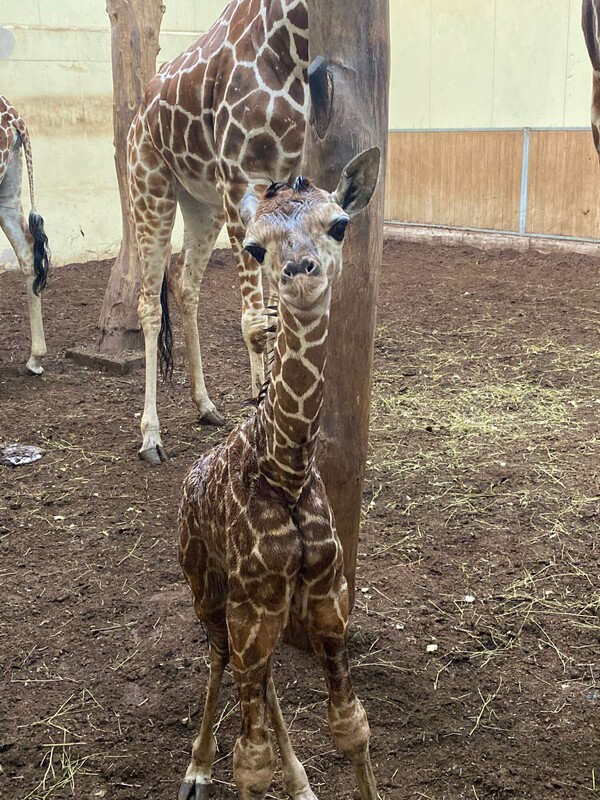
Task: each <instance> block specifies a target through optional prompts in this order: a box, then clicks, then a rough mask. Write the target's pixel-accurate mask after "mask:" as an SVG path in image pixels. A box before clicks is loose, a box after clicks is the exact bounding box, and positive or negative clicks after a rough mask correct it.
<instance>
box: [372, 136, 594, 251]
mask: <svg viewBox="0 0 600 800" xmlns="http://www.w3.org/2000/svg"><path fill="white" fill-rule="evenodd" d="M385 216H386V219H387V220H389V221H392V222H401V223H411V224H417V225H425V226H432V227H437V226H442V227H451V228H461V229H468V230H479V231H489V232H499V233H512V234H521V235H528V236H540V237H553V238H566V239H574V240H582V239H583V240H590V239H598V240H600V166H599V165H598V157H597V155H596V151H595V149H594V145H593V141H592V135H591V132H590V129H589V128H502V129H498V128H493V129H461V130H440V129H438V130H392V131H390V134H389V153H388V168H387V187H386V210H385Z"/></svg>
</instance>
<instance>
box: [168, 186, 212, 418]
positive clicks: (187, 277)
mask: <svg viewBox="0 0 600 800" xmlns="http://www.w3.org/2000/svg"><path fill="white" fill-rule="evenodd" d="M177 200H178V202H179V206H180V208H181V212H182V214H183V219H184V235H183V249H182V251H181V255H180V256H179V259H178V261H177V265H176V266H175V268H174V269H172V270H170V271H169V288H170V289H171V290H172V292H173V296H174V297H175V300H176V302H177V306H178V308H179V313H180V314H181V320H182V323H183V330H184V334H185V342H186V348H187V354H188V364H189V370H190V384H191V394H192V400H193V401H194V403H195V404H196V406H197V408H198V413H199V415H200V422H205V423H207V424H209V425H222V424H223V422H224V420H223V417H221V415H220V414H219V412H218V411H217V409H216V408H215V406H214V404H213V402H212V401H211V399H210V398H209V396H208V392H207V390H206V384H205V382H204V372H203V370H202V355H201V353H200V339H199V337H198V297H199V295H200V286H201V284H202V277H203V275H204V270H205V269H206V264H207V262H208V259H209V257H210V254H211V252H212V249H213V246H214V243H215V241H216V239H217V236H218V235H219V231H220V230H221V227H222V226H223V221H224V217H223V209H222V203H221V199H220V197H219V196H218V195H216V194H215V205H207V204H205V203H200V202H198V201H197V200H195V199H194V198H193V197H191V196H190V195H189V194H188V193H187V192H185V191H183V189H180V190H179V192H178V195H177Z"/></svg>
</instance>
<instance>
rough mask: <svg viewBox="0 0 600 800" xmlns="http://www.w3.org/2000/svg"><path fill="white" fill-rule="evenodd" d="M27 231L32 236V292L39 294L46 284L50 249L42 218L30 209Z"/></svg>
mask: <svg viewBox="0 0 600 800" xmlns="http://www.w3.org/2000/svg"><path fill="white" fill-rule="evenodd" d="M29 232H30V233H31V235H32V236H33V270H34V272H35V278H34V279H33V292H34V294H37V295H39V294H40V292H41V291H42V289H43V288H44V286H45V285H46V278H47V277H48V269H49V268H50V250H49V249H48V237H47V236H46V234H45V232H44V220H43V219H42V218H41V217H40V215H39V214H38V213H36V212H35V211H32V212H31V213H30V215H29Z"/></svg>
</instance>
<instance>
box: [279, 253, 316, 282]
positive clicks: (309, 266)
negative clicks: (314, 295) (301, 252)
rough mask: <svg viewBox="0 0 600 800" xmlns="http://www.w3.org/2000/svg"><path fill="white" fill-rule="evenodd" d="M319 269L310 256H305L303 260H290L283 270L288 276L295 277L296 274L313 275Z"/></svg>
mask: <svg viewBox="0 0 600 800" xmlns="http://www.w3.org/2000/svg"><path fill="white" fill-rule="evenodd" d="M316 269H317V264H316V263H315V262H314V261H311V259H310V258H303V259H302V260H301V261H288V262H287V264H286V265H285V267H284V268H283V270H282V272H283V274H284V275H285V277H286V278H293V277H294V275H312V274H313V273H314V272H315V270H316Z"/></svg>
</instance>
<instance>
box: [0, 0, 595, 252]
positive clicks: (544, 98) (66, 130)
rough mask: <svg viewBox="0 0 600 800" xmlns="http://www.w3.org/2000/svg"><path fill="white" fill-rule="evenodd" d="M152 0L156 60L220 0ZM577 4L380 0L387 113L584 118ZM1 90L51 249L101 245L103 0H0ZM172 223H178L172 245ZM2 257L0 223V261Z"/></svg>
mask: <svg viewBox="0 0 600 800" xmlns="http://www.w3.org/2000/svg"><path fill="white" fill-rule="evenodd" d="M332 2H336V3H337V2H339V3H343V0H332ZM165 4H166V13H165V16H164V18H163V24H162V28H161V47H162V51H161V53H160V55H159V63H161V62H162V61H165V60H168V59H169V58H172V57H173V56H174V55H176V54H177V53H179V52H180V51H181V50H183V49H184V48H185V47H186V46H187V45H188V44H189V43H190V42H192V41H194V39H196V38H197V37H198V36H199V35H200V34H201V32H203V31H205V30H206V29H207V28H208V27H209V26H210V24H211V23H212V22H213V21H214V19H216V17H217V16H218V15H219V13H220V12H221V11H222V9H223V8H224V7H225V5H226V2H225V0H165ZM580 8H581V4H580V0H390V9H391V30H392V36H391V52H392V78H391V94H392V97H391V102H390V127H391V128H392V129H405V128H408V129H413V128H425V129H429V128H488V127H536V126H539V127H541V126H551V127H570V126H587V125H588V120H589V96H590V82H591V76H590V67H589V64H588V59H587V54H586V52H585V47H584V44H583V37H582V34H581V30H580V21H579V17H580ZM1 26H3V27H1ZM10 37H14V48H13V49H12V50H10V47H9V45H10V41H9V40H10ZM9 50H10V52H9ZM0 93H2V94H5V95H6V96H7V97H8V98H9V99H10V100H11V101H12V102H13V103H14V104H15V105H16V106H17V107H18V108H19V109H20V110H21V112H22V114H23V116H24V117H25V119H26V121H27V123H28V125H29V128H30V130H31V133H32V138H33V149H34V163H35V170H36V175H35V182H36V200H37V206H38V209H39V210H40V212H41V213H42V214H43V216H44V217H45V219H46V225H47V229H48V232H49V235H50V237H51V243H52V250H53V253H54V261H55V263H56V264H60V263H65V262H68V261H75V260H77V261H85V260H87V259H92V258H102V257H109V256H112V255H114V254H115V252H116V250H117V248H118V244H119V240H120V235H121V224H120V210H119V201H118V193H117V188H116V179H115V174H114V167H113V147H112V111H111V102H112V101H111V97H112V79H111V63H110V35H109V22H108V17H107V15H106V11H105V3H104V1H103V0H0ZM24 204H25V206H26V207H27V208H28V207H29V200H28V199H27V198H25V202H24ZM180 237H181V227H180V225H179V226H178V227H177V228H176V231H175V237H174V245H175V247H178V245H179V242H180ZM12 259H13V254H12V251H10V249H9V246H8V242H7V241H6V239H4V237H3V236H2V234H1V233H0V264H1V263H2V262H3V261H4V262H6V261H7V260H8V261H9V260H12Z"/></svg>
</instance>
